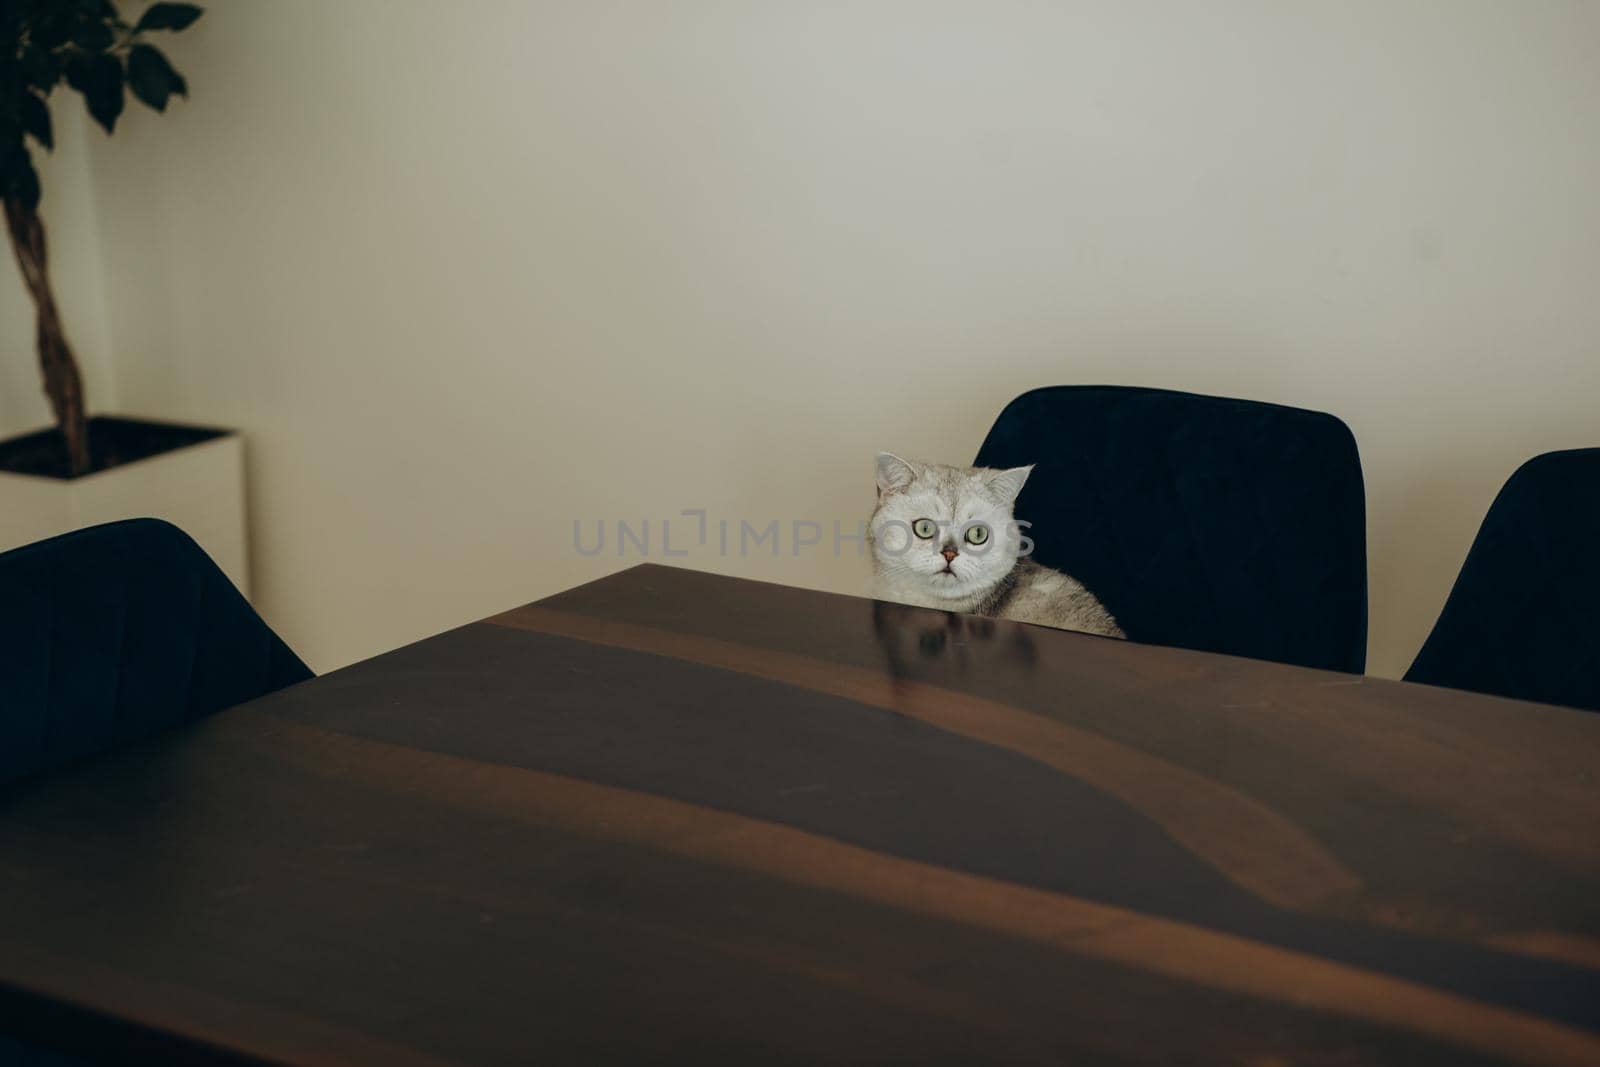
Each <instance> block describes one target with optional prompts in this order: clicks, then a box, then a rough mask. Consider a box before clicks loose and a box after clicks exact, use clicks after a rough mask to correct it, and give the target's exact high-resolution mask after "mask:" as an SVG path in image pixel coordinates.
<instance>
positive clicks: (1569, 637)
mask: <svg viewBox="0 0 1600 1067" xmlns="http://www.w3.org/2000/svg"><path fill="white" fill-rule="evenodd" d="M1406 681H1408V682H1422V683H1424V684H1427V685H1443V686H1449V687H1450V688H1452V689H1472V690H1475V691H1477V692H1480V693H1494V694H1496V695H1498V696H1508V697H1517V698H1519V699H1522V700H1538V701H1543V702H1544V703H1547V704H1567V705H1570V706H1572V707H1578V708H1587V709H1589V710H1591V711H1600V448H1580V449H1573V450H1571V451H1567V452H1547V453H1545V454H1544V455H1542V456H1535V457H1534V458H1533V459H1530V460H1528V462H1526V463H1524V464H1523V465H1522V466H1521V467H1519V468H1518V469H1517V471H1516V473H1514V474H1512V475H1511V477H1510V479H1509V480H1507V482H1506V484H1505V485H1504V486H1503V487H1502V488H1501V490H1500V493H1499V495H1498V496H1496V497H1495V499H1494V503H1493V504H1491V505H1490V506H1489V513H1488V514H1487V515H1485V516H1484V519H1483V525H1482V526H1481V527H1479V529H1478V536H1477V538H1476V539H1475V540H1474V541H1473V542H1472V548H1471V550H1470V551H1469V552H1468V553H1467V560H1466V562H1465V563H1463V564H1462V565H1461V573H1460V574H1459V575H1457V577H1456V584H1455V587H1454V588H1453V589H1451V590H1450V597H1449V599H1448V600H1446V601H1445V605H1444V610H1443V611H1441V612H1440V613H1439V621H1438V622H1436V623H1434V626H1433V632H1432V633H1430V634H1429V635H1428V640H1427V641H1426V642H1425V643H1424V644H1423V646H1422V651H1421V652H1419V653H1417V658H1416V661H1415V662H1414V663H1412V664H1411V669H1410V670H1408V671H1407V672H1406Z"/></svg>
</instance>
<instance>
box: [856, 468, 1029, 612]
mask: <svg viewBox="0 0 1600 1067" xmlns="http://www.w3.org/2000/svg"><path fill="white" fill-rule="evenodd" d="M1032 469H1033V468H1032V467H1013V468H1011V469H1010V470H991V469H989V468H987V467H945V466H940V465H938V464H934V463H913V462H910V461H907V460H903V459H901V458H900V457H899V456H895V455H892V454H890V453H888V452H880V453H878V507H877V510H875V511H874V512H873V513H872V524H871V525H872V553H873V562H874V564H875V566H876V567H877V571H878V574H879V575H880V576H881V577H882V578H884V579H885V580H887V581H888V582H889V583H891V584H892V585H893V586H895V587H898V588H900V589H904V590H907V591H911V592H917V593H920V594H921V595H923V596H926V597H928V598H930V599H932V600H938V601H945V600H948V601H962V600H970V599H972V598H974V597H980V596H982V595H983V594H984V593H986V592H987V591H988V590H989V589H991V588H993V587H994V585H995V583H996V582H998V581H1000V579H1001V578H1003V577H1005V575H1006V574H1007V573H1009V572H1010V570H1011V568H1012V567H1014V566H1015V565H1016V562H1017V556H1018V554H1019V551H1020V546H1021V535H1020V531H1019V530H1018V529H1017V526H1016V524H1015V523H1014V522H1013V521H1012V517H1011V508H1012V505H1013V504H1014V503H1015V501H1016V499H1017V494H1018V493H1019V492H1021V491H1022V485H1023V483H1024V482H1025V481H1027V479H1028V472H1029V471H1031V470H1032Z"/></svg>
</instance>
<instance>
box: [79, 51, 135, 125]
mask: <svg viewBox="0 0 1600 1067" xmlns="http://www.w3.org/2000/svg"><path fill="white" fill-rule="evenodd" d="M67 84H68V85H71V86H72V87H73V88H74V89H76V90H78V92H80V93H82V94H83V102H84V103H85V104H87V105H88V107H89V114H90V115H93V116H94V120H95V121H96V122H98V123H99V124H100V125H101V126H103V127H105V131H106V132H107V133H110V132H112V131H113V130H115V129H116V128H117V117H118V116H119V115H121V114H122V61H121V60H119V59H118V58H117V57H116V56H114V55H112V54H111V53H109V52H103V53H101V54H100V55H98V56H91V57H90V58H89V59H87V60H77V59H75V60H73V61H72V62H70V63H68V64H67Z"/></svg>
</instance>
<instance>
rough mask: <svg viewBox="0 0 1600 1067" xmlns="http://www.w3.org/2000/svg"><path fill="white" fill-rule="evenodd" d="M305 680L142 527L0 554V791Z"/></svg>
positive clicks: (166, 540)
mask: <svg viewBox="0 0 1600 1067" xmlns="http://www.w3.org/2000/svg"><path fill="white" fill-rule="evenodd" d="M309 677H311V671H310V670H309V669H308V668H307V667H306V665H305V664H304V663H302V662H301V661H300V660H299V658H297V657H296V656H295V654H294V653H293V652H291V651H290V650H289V648H288V646H287V645H285V644H284V643H283V642H282V641H281V640H279V639H278V636H277V635H276V634H274V633H273V632H272V631H271V630H270V629H269V628H268V627H267V625H266V623H264V622H262V621H261V619H260V617H259V616H257V615H256V613H255V611H254V610H252V609H251V607H250V605H249V604H248V603H247V602H246V601H245V599H244V597H243V596H241V595H240V594H239V591H238V590H237V589H235V588H234V586H233V583H232V582H230V581H228V578H227V576H226V575H224V574H223V573H222V571H220V570H219V569H218V568H217V566H216V564H214V563H212V562H211V559H210V557H208V556H207V555H206V554H205V552H204V551H202V550H201V549H200V547H199V546H198V545H196V544H195V543H194V542H193V541H192V540H190V539H189V536H188V535H187V534H185V533H184V532H183V531H181V530H179V529H178V528H177V527H175V526H172V525H171V524H169V523H165V522H161V521H159V520H156V519H132V520H129V521H126V522H115V523H110V524H108V525H105V526H94V527H90V528H89V529H85V530H79V531H77V532H75V533H69V534H63V535H62V536H60V537H54V538H51V539H50V540H47V541H40V542H39V543H37V544H33V545H28V546H25V547H23V548H18V549H14V550H12V551H10V552H6V553H4V554H0V783H5V782H8V781H11V780H14V779H16V778H20V777H23V776H24V775H28V774H33V773H36V772H38V771H43V770H47V769H49V768H52V767H56V766H60V765H62V764H64V763H67V762H69V761H71V760H74V759H78V758H80V757H83V756H87V755H89V754H91V753H94V752H99V751H102V750H104V749H108V748H112V747H114V746H116V745H119V744H124V743H126V742H128V741H132V740H134V739H136V738H139V737H143V736H145V735H147V734H151V733H154V732H156V731H158V730H163V729H166V728H168V727H171V726H176V725H178V724H180V723H184V722H188V721H190V720H192V719H196V718H199V717H201V716H203V715H209V714H211V713H212V712H214V711H220V710H222V709H223V708H226V707H230V706H232V705H234V704H238V703H241V702H243V701H246V700H250V699H252V698H254V697H257V696H260V695H261V694H263V693H268V692H271V691H272V690H274V689H280V688H282V687H283V686H286V685H289V684H291V683H293V682H298V681H301V680H302V679H305V678H309Z"/></svg>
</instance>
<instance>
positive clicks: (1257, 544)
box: [977, 386, 1367, 673]
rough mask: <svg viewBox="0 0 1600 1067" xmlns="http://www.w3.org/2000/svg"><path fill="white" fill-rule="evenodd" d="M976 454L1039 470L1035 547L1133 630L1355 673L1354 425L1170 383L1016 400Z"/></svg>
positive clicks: (1358, 641) (1362, 628) (1361, 558)
mask: <svg viewBox="0 0 1600 1067" xmlns="http://www.w3.org/2000/svg"><path fill="white" fill-rule="evenodd" d="M977 463H978V465H979V466H985V467H1018V466H1022V465H1023V464H1027V463H1032V464H1036V466H1035V468H1034V472H1033V474H1032V476H1031V477H1030V478H1029V479H1028V483H1027V485H1026V486H1025V487H1024V489H1023V491H1022V495H1021V497H1020V498H1019V499H1018V502H1017V510H1016V514H1017V517H1018V518H1019V519H1023V520H1027V521H1029V522H1031V523H1032V527H1031V529H1029V530H1028V531H1027V532H1028V534H1029V536H1031V537H1032V538H1033V540H1034V542H1035V548H1034V553H1033V554H1034V558H1035V559H1037V560H1038V561H1039V562H1040V563H1043V564H1044V565H1046V566H1049V567H1056V568H1058V569H1060V570H1064V571H1066V572H1067V573H1069V574H1071V575H1073V576H1074V577H1076V578H1078V579H1079V580H1081V581H1082V582H1083V583H1084V584H1085V585H1087V586H1088V587H1089V589H1090V590H1092V591H1093V592H1094V593H1095V595H1097V596H1098V597H1099V598H1100V599H1101V600H1102V601H1103V602H1104V603H1105V605H1106V607H1107V608H1109V609H1110V611H1111V613H1112V614H1113V615H1115V616H1116V617H1117V621H1118V622H1119V623H1121V624H1122V627H1123V629H1124V630H1125V631H1126V632H1127V634H1128V636H1129V638H1131V639H1132V640H1135V641H1142V642H1145V643H1148V644H1157V645H1171V646H1176V647H1180V648H1194V649H1201V650H1203V651H1207V652H1225V653H1229V654H1232V655H1237V656H1249V657H1252V658H1255V659H1267V660H1277V661H1279V662H1283V663H1295V664H1301V665H1303V666H1307V667H1323V668H1328V669H1331V670H1339V671H1349V672H1354V673H1360V672H1361V671H1362V670H1363V668H1364V667H1365V665H1366V649H1367V550H1366V497H1365V491H1364V488H1363V485H1362V480H1361V459H1360V456H1359V455H1358V454H1357V452H1356V442H1355V438H1354V437H1353V436H1352V435H1351V433H1350V430H1349V428H1348V427H1346V426H1345V424H1344V423H1343V422H1341V421H1340V420H1338V419H1337V418H1335V417H1333V416H1332V415H1327V414H1323V413H1322V412H1317V411H1304V410H1302V409H1300V408H1291V407H1281V406H1279V405H1276V404H1261V403H1256V402H1254V401H1248V400H1230V399H1227V398H1224V397H1214V396H1197V395H1195V394H1192V393H1178V392H1171V391H1169V390H1164V389H1138V388H1128V387H1121V386H1054V387H1051V388H1045V389H1035V390H1033V391H1032V392H1029V393H1024V394H1023V395H1022V396H1019V397H1017V398H1016V399H1015V400H1013V401H1012V402H1011V403H1010V404H1007V405H1006V408H1005V410H1004V411H1002V412H1001V413H1000V417H999V418H998V419H997V420H995V424H994V426H993V428H991V429H990V431H989V436H988V437H987V438H986V439H985V440H984V442H983V447H982V448H980V449H979V450H978V458H977Z"/></svg>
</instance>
